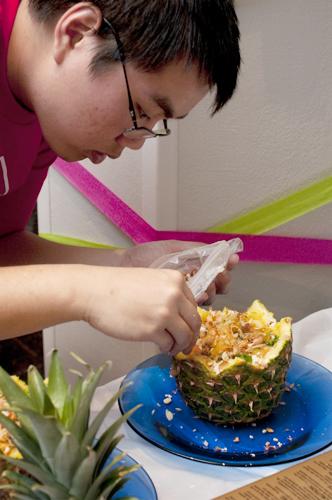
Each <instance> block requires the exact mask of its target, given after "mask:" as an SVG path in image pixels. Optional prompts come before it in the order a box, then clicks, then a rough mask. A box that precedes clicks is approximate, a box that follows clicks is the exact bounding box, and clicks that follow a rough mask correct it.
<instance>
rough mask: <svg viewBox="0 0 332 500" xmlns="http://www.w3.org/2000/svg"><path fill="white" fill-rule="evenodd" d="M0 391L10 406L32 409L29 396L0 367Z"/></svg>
mask: <svg viewBox="0 0 332 500" xmlns="http://www.w3.org/2000/svg"><path fill="white" fill-rule="evenodd" d="M0 391H1V392H2V394H3V395H4V396H5V398H6V400H7V401H8V403H9V404H10V405H11V406H20V407H22V408H30V409H32V408H33V405H32V403H31V400H30V398H29V396H27V395H26V394H25V392H24V391H23V389H22V388H21V387H20V386H19V385H18V384H17V383H16V382H14V380H13V379H12V378H11V376H10V375H8V373H7V372H6V371H5V370H4V369H3V368H2V367H1V366H0Z"/></svg>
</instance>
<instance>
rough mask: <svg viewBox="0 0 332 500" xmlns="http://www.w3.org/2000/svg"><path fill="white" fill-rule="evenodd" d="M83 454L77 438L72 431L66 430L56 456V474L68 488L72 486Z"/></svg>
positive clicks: (60, 481)
mask: <svg viewBox="0 0 332 500" xmlns="http://www.w3.org/2000/svg"><path fill="white" fill-rule="evenodd" d="M82 458H83V456H82V454H81V452H80V445H79V442H78V441H77V439H76V438H75V436H74V435H73V434H71V433H70V432H65V433H64V435H63V436H62V439H61V441H60V442H59V444H58V446H57V448H56V451H55V456H54V474H55V476H56V478H57V480H58V481H59V483H61V484H63V485H64V486H65V487H66V488H68V489H69V488H70V486H71V482H72V477H73V474H74V473H75V471H76V469H77V467H78V465H79V463H80V462H81V460H82Z"/></svg>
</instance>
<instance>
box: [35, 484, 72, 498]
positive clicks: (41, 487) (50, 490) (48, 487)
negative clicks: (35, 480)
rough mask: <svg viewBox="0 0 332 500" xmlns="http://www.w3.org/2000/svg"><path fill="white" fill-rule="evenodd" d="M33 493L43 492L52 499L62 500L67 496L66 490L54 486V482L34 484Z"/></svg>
mask: <svg viewBox="0 0 332 500" xmlns="http://www.w3.org/2000/svg"><path fill="white" fill-rule="evenodd" d="M32 491H33V492H34V493H45V494H46V495H48V498H51V499H52V500H64V499H67V498H68V491H67V490H66V491H65V492H64V490H62V488H58V487H57V486H54V484H53V483H52V484H35V485H34V486H33V487H32Z"/></svg>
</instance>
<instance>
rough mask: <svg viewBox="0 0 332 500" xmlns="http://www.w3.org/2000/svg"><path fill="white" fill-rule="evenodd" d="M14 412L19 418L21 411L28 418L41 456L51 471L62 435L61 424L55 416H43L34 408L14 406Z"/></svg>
mask: <svg viewBox="0 0 332 500" xmlns="http://www.w3.org/2000/svg"><path fill="white" fill-rule="evenodd" d="M14 412H15V413H16V414H17V415H18V417H19V418H20V414H21V413H24V415H25V416H26V417H28V418H29V420H30V422H31V425H32V428H33V431H34V434H35V437H36V440H37V443H38V445H39V447H40V450H41V453H42V456H43V458H44V460H45V461H46V462H47V464H48V467H49V468H50V469H51V470H52V471H53V470H54V455H55V451H56V447H57V444H58V443H59V441H60V440H61V437H62V429H61V428H60V425H61V424H60V423H59V422H58V420H57V419H56V417H50V416H48V415H47V416H44V415H41V414H39V413H37V412H36V411H34V410H28V409H26V408H24V409H21V408H14Z"/></svg>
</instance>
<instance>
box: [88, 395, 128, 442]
mask: <svg viewBox="0 0 332 500" xmlns="http://www.w3.org/2000/svg"><path fill="white" fill-rule="evenodd" d="M125 389H126V388H125V387H121V389H119V390H118V391H117V392H116V393H115V394H114V395H113V397H112V398H111V399H110V400H109V401H108V402H107V403H106V404H105V406H104V407H103V409H102V410H101V411H100V412H99V413H98V414H97V416H96V417H95V418H94V420H93V422H92V424H91V425H90V427H89V429H88V430H87V432H86V434H85V436H84V438H83V440H82V446H83V447H84V446H88V445H92V442H93V440H94V438H95V436H96V434H97V432H98V430H99V428H100V426H101V424H102V423H103V421H104V420H105V418H106V416H107V415H108V413H109V411H110V410H111V408H112V407H113V405H114V403H115V402H116V401H117V400H118V398H119V397H120V395H121V394H122V393H123V391H124V390H125Z"/></svg>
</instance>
